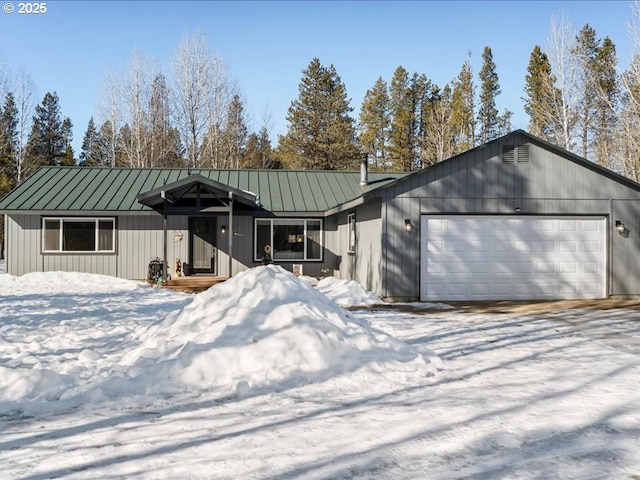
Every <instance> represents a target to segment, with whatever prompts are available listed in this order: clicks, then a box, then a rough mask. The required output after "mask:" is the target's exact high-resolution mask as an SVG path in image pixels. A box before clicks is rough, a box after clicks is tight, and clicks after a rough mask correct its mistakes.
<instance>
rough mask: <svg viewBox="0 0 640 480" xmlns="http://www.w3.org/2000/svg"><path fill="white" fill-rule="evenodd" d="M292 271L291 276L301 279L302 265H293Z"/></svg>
mask: <svg viewBox="0 0 640 480" xmlns="http://www.w3.org/2000/svg"><path fill="white" fill-rule="evenodd" d="M292 270H293V274H294V275H295V276H296V277H301V276H302V264H301V263H294V264H293V266H292Z"/></svg>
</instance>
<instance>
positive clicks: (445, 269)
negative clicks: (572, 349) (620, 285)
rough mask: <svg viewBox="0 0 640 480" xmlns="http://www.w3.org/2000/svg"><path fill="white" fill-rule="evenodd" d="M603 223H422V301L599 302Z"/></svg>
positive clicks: (460, 219)
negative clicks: (557, 299) (559, 300)
mask: <svg viewBox="0 0 640 480" xmlns="http://www.w3.org/2000/svg"><path fill="white" fill-rule="evenodd" d="M605 226H606V221H605V218H604V217H555V218H550V217H544V218H542V217H521V216H519V217H506V216H505V217H477V216H476V217H471V216H464V215H460V216H450V217H445V218H443V217H435V216H429V215H425V216H423V217H422V220H421V238H422V242H423V243H422V246H421V288H420V292H421V299H422V300H425V301H427V300H454V299H455V300H461V299H462V300H464V299H487V300H491V299H496V300H497V299H555V298H600V297H604V296H605V291H606V283H605V275H606V228H605Z"/></svg>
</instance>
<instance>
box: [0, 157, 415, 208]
mask: <svg viewBox="0 0 640 480" xmlns="http://www.w3.org/2000/svg"><path fill="white" fill-rule="evenodd" d="M191 174H195V175H200V176H202V177H204V178H206V179H210V180H213V181H214V182H219V183H221V184H223V185H226V186H228V187H231V188H233V189H237V190H242V191H245V192H251V193H253V194H255V195H256V196H257V197H258V203H259V204H261V205H262V207H263V208H264V209H266V210H268V211H272V212H300V213H302V212H325V211H327V210H330V209H332V208H335V207H337V206H339V205H342V204H344V203H347V202H349V201H351V200H355V199H357V198H359V197H360V196H362V195H363V194H365V193H367V192H370V191H372V190H374V189H376V188H379V187H381V186H384V185H386V184H388V183H390V182H392V181H394V180H397V179H398V178H400V177H402V176H404V175H406V174H403V173H388V172H369V184H368V185H365V186H361V185H360V183H359V182H360V173H359V172H342V171H340V172H338V171H306V170H305V171H296V170H213V169H192V170H191ZM188 176H189V172H188V171H187V169H179V168H91V167H43V168H41V169H39V170H38V171H37V172H36V173H34V174H33V175H32V176H31V177H29V178H28V179H27V180H26V181H24V182H23V183H22V184H20V185H19V186H18V187H17V188H15V189H14V190H13V191H11V192H10V193H9V194H7V195H6V196H5V197H4V198H2V199H1V200H0V211H9V212H10V211H25V210H27V211H42V212H49V211H50V212H60V211H75V212H84V211H86V212H95V211H104V212H124V211H127V212H131V211H134V212H135V211H151V208H149V207H147V206H145V205H142V204H141V203H139V202H138V196H139V195H141V194H144V193H147V192H150V191H152V190H155V189H158V188H161V187H162V186H164V185H167V184H170V183H173V182H176V181H179V180H183V179H186V178H187V177H188Z"/></svg>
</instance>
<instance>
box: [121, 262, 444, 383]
mask: <svg viewBox="0 0 640 480" xmlns="http://www.w3.org/2000/svg"><path fill="white" fill-rule="evenodd" d="M125 361H126V362H128V363H130V365H131V368H130V369H129V372H128V373H129V375H130V376H134V377H139V378H140V381H141V382H142V383H145V384H146V385H147V387H148V388H149V389H152V390H153V389H158V388H159V389H163V390H170V389H171V388H173V387H176V386H178V387H188V388H204V389H208V388H223V389H226V390H230V391H242V392H244V391H246V390H247V389H248V388H251V389H253V388H258V389H263V388H265V387H267V388H276V389H278V388H282V387H288V386H292V385H295V384H299V383H300V382H307V381H313V380H316V379H323V378H327V377H330V376H332V375H335V374H339V373H343V372H352V371H355V370H358V369H361V368H363V369H364V370H365V371H366V372H369V373H371V372H373V373H375V374H380V373H384V372H385V371H389V372H391V373H392V374H393V376H394V377H402V376H403V375H422V376H424V375H432V374H434V373H435V372H436V368H435V366H434V365H433V364H431V363H430V362H429V360H426V359H425V358H423V357H422V356H421V355H420V354H419V353H418V352H417V350H415V349H414V348H413V347H411V346H409V345H408V344H406V343H404V342H401V341H399V340H397V339H395V338H393V337H390V336H388V335H386V334H384V333H382V332H379V331H375V330H373V329H371V328H369V327H368V326H367V325H365V324H362V323H360V322H358V321H357V320H356V319H355V317H354V316H352V315H351V314H350V313H349V312H347V311H345V310H343V309H342V308H340V307H339V306H337V305H336V304H335V303H333V302H332V301H331V300H330V299H329V298H327V297H326V296H325V295H323V294H322V293H321V292H319V291H317V290H315V289H314V288H313V287H311V286H310V285H309V284H308V283H307V282H305V281H304V280H301V279H298V278H296V277H295V276H294V275H293V274H291V273H289V272H287V271H286V270H284V269H283V268H281V267H279V266H275V265H269V266H259V267H255V268H252V269H250V270H247V271H245V272H243V273H240V274H238V275H236V276H235V277H233V278H231V279H230V280H228V281H227V282H225V283H222V284H219V285H216V286H214V287H212V288H210V289H209V290H207V291H205V292H202V293H200V294H198V295H197V296H196V297H195V298H194V300H193V302H192V303H191V304H189V305H187V306H186V307H184V308H183V309H182V310H180V311H177V312H175V313H174V314H172V315H169V316H168V317H167V318H166V319H165V320H164V321H162V322H160V323H158V324H156V325H154V326H153V327H152V328H150V329H149V331H148V332H146V334H145V335H144V336H143V337H142V338H141V344H140V346H139V347H138V348H136V349H135V350H133V351H132V352H130V354H129V355H127V357H126V359H125Z"/></svg>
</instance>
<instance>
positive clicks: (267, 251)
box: [262, 245, 273, 265]
mask: <svg viewBox="0 0 640 480" xmlns="http://www.w3.org/2000/svg"><path fill="white" fill-rule="evenodd" d="M271 263H273V260H272V259H271V245H265V246H264V255H263V256H262V264H263V265H270V264H271Z"/></svg>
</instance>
